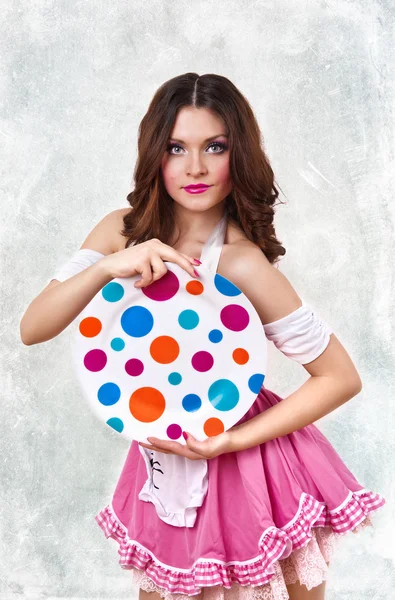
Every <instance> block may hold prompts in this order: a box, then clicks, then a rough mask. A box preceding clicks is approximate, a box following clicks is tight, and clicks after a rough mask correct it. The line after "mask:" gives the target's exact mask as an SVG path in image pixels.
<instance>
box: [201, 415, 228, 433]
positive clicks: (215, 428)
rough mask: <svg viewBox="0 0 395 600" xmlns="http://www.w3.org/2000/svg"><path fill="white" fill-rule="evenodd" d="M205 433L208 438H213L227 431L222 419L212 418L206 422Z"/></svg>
mask: <svg viewBox="0 0 395 600" xmlns="http://www.w3.org/2000/svg"><path fill="white" fill-rule="evenodd" d="M203 431H204V433H205V434H206V435H207V436H208V437H212V436H213V435H219V434H220V433H223V432H224V431H225V426H224V424H223V423H222V421H221V419H217V418H216V417H212V418H211V419H207V421H206V422H205V424H204V426H203Z"/></svg>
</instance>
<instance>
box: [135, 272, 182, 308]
mask: <svg viewBox="0 0 395 600" xmlns="http://www.w3.org/2000/svg"><path fill="white" fill-rule="evenodd" d="M179 289H180V282H179V281H178V277H177V275H175V274H174V273H173V271H167V273H166V274H165V275H163V277H161V278H160V279H158V280H157V281H154V282H153V283H151V284H150V285H147V286H146V287H144V288H141V291H142V292H143V294H145V295H146V296H147V298H150V299H151V300H156V301H157V302H163V301H164V300H170V298H173V296H175V295H176V294H177V292H178V290H179Z"/></svg>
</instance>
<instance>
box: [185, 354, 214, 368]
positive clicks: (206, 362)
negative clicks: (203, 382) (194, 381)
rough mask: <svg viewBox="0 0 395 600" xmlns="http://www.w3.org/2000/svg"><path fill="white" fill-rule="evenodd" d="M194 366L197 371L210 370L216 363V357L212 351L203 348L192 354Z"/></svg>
mask: <svg viewBox="0 0 395 600" xmlns="http://www.w3.org/2000/svg"><path fill="white" fill-rule="evenodd" d="M191 362H192V366H193V368H194V369H195V371H199V372H200V373H203V372H205V371H209V370H210V369H211V367H212V366H213V364H214V358H213V357H212V355H211V354H210V352H206V351H205V350H201V352H196V354H194V355H193V356H192V361H191Z"/></svg>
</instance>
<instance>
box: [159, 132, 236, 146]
mask: <svg viewBox="0 0 395 600" xmlns="http://www.w3.org/2000/svg"><path fill="white" fill-rule="evenodd" d="M217 137H228V136H227V135H226V133H218V134H217V135H213V136H211V137H209V138H207V140H204V142H210V141H211V140H214V139H215V138H217ZM170 141H173V142H180V144H185V142H184V140H178V139H177V138H170ZM204 142H203V143H204Z"/></svg>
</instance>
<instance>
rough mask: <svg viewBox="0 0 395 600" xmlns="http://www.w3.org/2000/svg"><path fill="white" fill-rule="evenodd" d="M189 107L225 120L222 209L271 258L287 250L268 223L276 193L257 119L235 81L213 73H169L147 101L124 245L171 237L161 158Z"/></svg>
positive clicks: (171, 221) (170, 207)
mask: <svg viewBox="0 0 395 600" xmlns="http://www.w3.org/2000/svg"><path fill="white" fill-rule="evenodd" d="M190 106H192V107H196V108H203V107H204V108H207V109H209V110H211V111H213V112H214V113H215V114H216V115H217V116H218V117H219V118H221V119H222V120H223V122H224V123H225V125H226V128H227V130H228V131H227V135H228V142H229V143H228V147H229V151H230V152H229V167H230V177H231V181H232V191H231V193H230V194H229V195H228V196H227V198H226V202H225V210H226V211H227V213H228V215H229V216H230V217H231V218H232V219H233V220H234V221H235V222H236V223H237V225H238V226H239V227H240V228H241V229H242V230H243V231H244V233H245V234H246V236H247V237H248V239H250V240H251V241H252V242H254V243H255V244H257V245H258V246H259V247H260V248H261V250H262V252H263V253H264V254H265V256H266V257H267V258H268V260H269V261H270V263H271V264H273V263H275V262H277V260H278V257H279V256H282V255H284V254H285V252H286V250H285V248H284V247H283V246H282V245H281V242H280V241H279V240H278V239H277V238H276V233H275V229H274V225H273V217H274V206H275V201H276V199H277V198H278V195H279V192H278V190H277V187H276V186H275V184H274V174H273V170H272V168H271V166H270V163H269V160H268V158H267V156H266V154H265V152H264V149H263V140H262V136H261V132H260V129H259V126H258V123H257V120H256V118H255V115H254V113H253V110H252V108H251V106H250V104H249V102H248V101H247V99H246V98H245V97H244V96H243V95H242V94H241V92H240V91H239V90H238V89H237V88H236V87H235V85H233V83H232V82H231V81H230V80H229V79H227V78H226V77H223V76H221V75H216V74H212V73H208V74H205V75H198V74H197V73H185V74H184V75H179V76H177V77H173V78H172V79H169V80H168V81H166V82H165V83H163V84H162V85H161V86H160V87H159V89H158V90H157V91H156V93H155V95H154V97H153V99H152V100H151V103H150V105H149V107H148V110H147V112H146V114H145V115H144V117H143V119H142V120H141V123H140V126H139V130H138V158H137V161H136V166H135V169H134V173H133V179H134V183H135V187H134V190H133V191H132V192H130V193H129V194H128V195H127V197H126V198H127V201H128V202H129V204H130V206H131V207H132V209H131V210H130V211H129V212H128V213H127V214H126V215H124V217H123V224H124V229H123V230H122V231H121V234H122V235H123V236H124V237H127V238H128V240H127V242H126V245H125V247H126V248H127V247H128V246H130V245H131V244H132V243H133V244H138V243H141V242H145V241H147V240H149V239H152V238H158V239H160V240H161V241H162V242H163V243H165V244H166V243H168V241H169V240H170V239H171V235H172V233H173V230H174V206H173V205H174V200H173V198H172V197H171V196H170V195H169V194H168V192H167V191H166V188H165V186H164V182H163V178H162V173H161V161H162V158H163V154H164V152H165V151H166V148H167V146H168V141H169V138H170V136H171V131H172V129H173V127H174V123H175V120H176V117H177V113H178V111H179V110H180V109H181V108H183V107H190ZM280 189H281V188H280ZM280 204H282V202H281V201H280Z"/></svg>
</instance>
